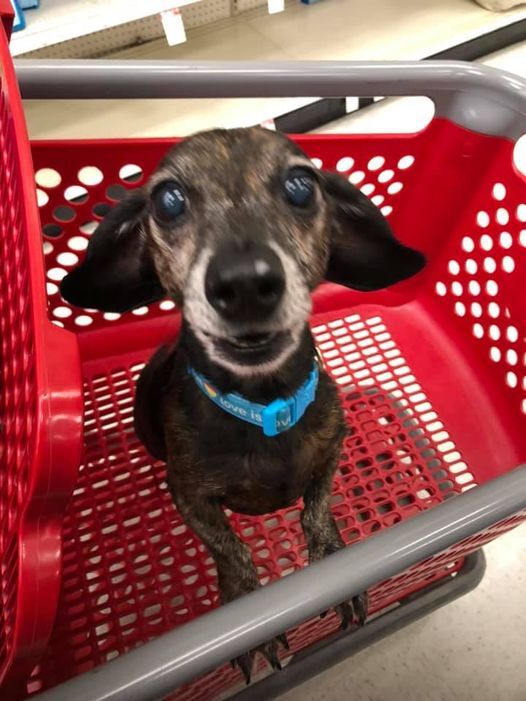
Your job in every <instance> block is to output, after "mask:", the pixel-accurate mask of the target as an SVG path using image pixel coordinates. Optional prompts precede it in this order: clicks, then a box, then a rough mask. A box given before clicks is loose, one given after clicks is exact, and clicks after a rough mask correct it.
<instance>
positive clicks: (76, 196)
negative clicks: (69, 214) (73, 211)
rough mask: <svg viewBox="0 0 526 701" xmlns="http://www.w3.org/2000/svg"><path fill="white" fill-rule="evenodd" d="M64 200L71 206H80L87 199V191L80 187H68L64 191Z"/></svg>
mask: <svg viewBox="0 0 526 701" xmlns="http://www.w3.org/2000/svg"><path fill="white" fill-rule="evenodd" d="M64 199H65V200H66V201H67V202H71V204H82V203H83V202H85V201H86V200H87V199H88V191H87V190H86V188H85V187H82V185H70V186H69V187H67V188H66V189H65V190H64Z"/></svg>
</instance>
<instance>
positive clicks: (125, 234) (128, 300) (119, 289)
mask: <svg viewBox="0 0 526 701" xmlns="http://www.w3.org/2000/svg"><path fill="white" fill-rule="evenodd" d="M145 208H146V195H145V193H144V192H143V191H142V190H134V191H133V192H132V193H130V194H129V195H128V196H127V197H126V198H125V199H124V200H123V201H122V202H120V203H119V204H118V205H116V206H115V207H114V208H113V209H112V210H110V212H109V213H108V214H107V215H106V217H105V218H104V219H103V221H102V222H101V223H100V224H99V226H98V227H97V229H96V230H95V232H94V233H93V235H92V237H91V239H90V242H89V244H88V249H87V251H86V257H85V259H84V260H83V262H82V263H81V264H80V265H79V266H77V267H76V268H75V269H74V270H72V271H71V273H69V275H67V276H66V277H65V278H64V279H63V280H62V283H61V285H60V292H61V294H62V296H63V297H64V299H65V300H66V301H68V302H70V303H71V304H74V305H75V306H77V307H87V308H91V309H100V310H102V311H105V312H125V311H128V310H130V309H134V308H135V307H140V306H143V305H146V304H150V303H151V302H155V301H156V300H159V299H162V298H163V297H164V294H165V293H164V292H163V290H162V288H161V285H160V283H159V280H158V278H157V274H156V272H155V268H154V265H153V261H152V259H151V256H150V254H149V252H148V250H147V248H146V242H145V240H144V235H143V233H142V231H141V217H142V216H143V215H144V212H145Z"/></svg>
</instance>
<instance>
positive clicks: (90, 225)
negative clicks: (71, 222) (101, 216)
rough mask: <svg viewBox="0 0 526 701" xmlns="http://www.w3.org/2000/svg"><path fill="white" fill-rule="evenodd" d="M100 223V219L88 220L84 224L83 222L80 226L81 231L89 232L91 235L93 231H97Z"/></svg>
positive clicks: (83, 232)
mask: <svg viewBox="0 0 526 701" xmlns="http://www.w3.org/2000/svg"><path fill="white" fill-rule="evenodd" d="M98 225H99V222H98V221H95V220H91V221H87V222H84V224H81V225H80V226H79V231H80V232H81V233H82V234H88V235H89V234H92V233H93V232H94V231H95V229H96V228H97V227H98Z"/></svg>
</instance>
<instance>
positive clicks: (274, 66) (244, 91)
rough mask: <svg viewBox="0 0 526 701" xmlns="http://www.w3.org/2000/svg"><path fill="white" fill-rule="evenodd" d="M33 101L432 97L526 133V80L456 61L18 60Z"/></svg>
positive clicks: (496, 126) (440, 111)
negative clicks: (193, 61)
mask: <svg viewBox="0 0 526 701" xmlns="http://www.w3.org/2000/svg"><path fill="white" fill-rule="evenodd" d="M15 67H16V71H17V76H18V80H19V84H20V88H21V92H22V97H23V98H25V99H99V98H108V99H128V98H129V99H139V98H143V99H147V98H205V97H208V98H218V97H342V96H348V95H353V96H358V97H364V96H367V97H374V96H389V97H391V96H397V95H426V96H428V97H430V98H432V99H433V100H434V102H435V107H436V113H437V115H440V116H443V117H447V118H448V119H450V120H451V121H453V122H455V123H456V124H459V125H461V126H464V127H466V128H468V129H471V130H472V131H476V132H478V133H481V134H493V135H496V136H507V137H509V138H513V139H515V138H518V137H519V136H521V135H522V133H523V132H524V130H525V126H524V116H525V115H526V81H524V80H523V79H522V78H519V77H518V76H514V75H512V74H510V73H504V72H502V71H498V70H495V69H493V68H489V67H487V66H482V65H480V64H472V63H463V62H460V61H458V62H454V61H424V62H418V61H408V62H404V61H400V62H398V61H395V62H383V61H382V62H379V61H378V62H374V61H373V62H370V61H367V62H366V61H364V62H352V61H318V62H303V61H289V62H265V63H258V62H243V63H235V62H210V61H202V62H195V63H185V62H178V61H122V60H119V61H106V60H60V59H58V60H51V59H18V60H17V61H15Z"/></svg>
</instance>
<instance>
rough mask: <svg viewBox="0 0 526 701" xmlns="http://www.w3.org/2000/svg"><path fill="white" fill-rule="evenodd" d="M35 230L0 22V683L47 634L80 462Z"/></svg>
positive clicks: (71, 359) (66, 350) (65, 367)
mask: <svg viewBox="0 0 526 701" xmlns="http://www.w3.org/2000/svg"><path fill="white" fill-rule="evenodd" d="M1 9H2V8H1V7H0V10H1ZM5 16H6V22H5V27H6V29H7V30H8V29H9V26H10V22H9V21H8V16H7V15H5ZM39 229H40V225H39V218H38V212H37V211H36V201H35V193H34V186H33V168H32V164H31V154H30V150H29V144H28V139H27V134H26V129H25V124H24V118H23V113H22V109H21V105H20V99H19V95H18V86H17V83H16V78H15V76H14V72H13V67H12V64H11V61H10V57H9V52H8V49H7V43H6V39H5V34H4V32H3V30H2V23H1V22H0V260H1V265H0V557H1V569H0V684H1V683H2V681H4V683H5V684H6V685H7V682H8V676H9V677H10V678H11V679H12V678H13V677H15V678H22V679H23V678H24V676H25V675H27V674H28V673H29V672H30V671H31V665H32V664H34V656H35V654H36V653H40V652H41V651H42V647H43V645H45V643H46V641H47V639H48V637H49V630H50V627H51V625H52V623H53V621H54V618H55V613H56V606H57V598H58V592H59V587H60V555H61V545H60V528H61V520H62V515H63V511H64V508H65V505H66V501H67V499H68V498H69V496H70V494H71V490H72V489H73V486H74V484H75V478H76V475H77V471H78V460H79V458H80V446H79V440H80V436H81V413H80V412H81V411H82V402H81V392H80V386H79V382H80V381H81V378H80V372H79V360H78V349H77V344H76V342H75V339H74V338H72V336H71V334H68V333H67V332H65V331H63V330H62V329H60V328H57V327H55V326H53V325H52V323H51V321H50V320H49V319H48V316H47V311H46V306H47V305H46V298H45V295H44V294H43V291H44V289H45V288H44V270H43V265H42V254H41V248H42V243H41V236H40V234H39Z"/></svg>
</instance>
